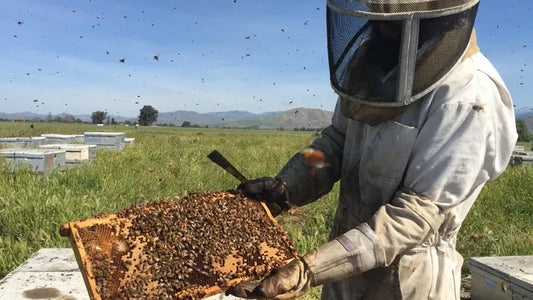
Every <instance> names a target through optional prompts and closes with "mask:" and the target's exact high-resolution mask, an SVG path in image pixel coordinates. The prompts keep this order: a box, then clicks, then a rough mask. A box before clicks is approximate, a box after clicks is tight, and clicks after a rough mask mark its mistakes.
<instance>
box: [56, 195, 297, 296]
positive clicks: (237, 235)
mask: <svg viewBox="0 0 533 300" xmlns="http://www.w3.org/2000/svg"><path fill="white" fill-rule="evenodd" d="M60 232H61V234H62V235H63V236H68V237H70V240H71V242H72V248H73V249H74V253H75V254H76V258H77V260H78V264H79V266H80V269H81V271H82V275H83V277H84V280H85V283H86V286H87V289H88V291H89V296H91V298H94V299H134V298H135V299H143V298H144V299H147V298H150V299H154V298H155V299H201V298H203V297H207V296H210V295H214V294H217V293H220V292H223V291H224V290H226V289H228V288H229V287H230V286H231V285H233V284H235V283H238V282H240V281H243V280H250V279H259V278H261V277H264V276H266V275H267V274H268V273H270V272H271V271H272V270H274V269H276V268H279V267H280V266H282V265H284V264H286V263H287V262H289V261H290V260H291V259H294V258H296V257H297V256H298V255H297V253H296V251H295V250H294V247H293V246H292V244H291V243H290V242H289V240H288V238H287V236H286V234H285V232H284V231H283V230H282V228H281V227H280V226H279V225H278V224H277V223H276V221H275V220H274V218H273V217H272V215H271V214H270V212H269V211H268V208H267V207H266V206H265V205H264V204H263V203H260V202H257V201H254V200H251V199H248V198H246V197H244V196H243V195H241V194H240V193H238V192H235V191H217V192H200V193H191V194H189V195H188V196H186V197H183V198H181V199H177V200H176V201H173V202H168V201H165V200H163V201H159V202H155V203H152V204H149V205H141V204H134V205H132V206H130V207H128V208H125V209H122V210H120V211H118V212H117V213H116V214H114V215H105V214H99V215H97V216H95V217H94V218H92V219H88V220H84V221H79V222H69V223H67V224H64V225H63V226H62V228H61V230H60Z"/></svg>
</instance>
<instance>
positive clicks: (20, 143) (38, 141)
mask: <svg viewBox="0 0 533 300" xmlns="http://www.w3.org/2000/svg"><path fill="white" fill-rule="evenodd" d="M45 140H46V138H45V137H41V136H38V137H9V138H0V144H2V145H7V146H10V147H38V146H39V145H42V144H44V142H45Z"/></svg>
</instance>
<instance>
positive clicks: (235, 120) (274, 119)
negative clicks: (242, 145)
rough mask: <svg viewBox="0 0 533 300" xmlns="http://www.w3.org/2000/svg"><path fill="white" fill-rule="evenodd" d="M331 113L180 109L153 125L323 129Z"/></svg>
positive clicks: (25, 116) (22, 116)
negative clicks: (195, 110)
mask: <svg viewBox="0 0 533 300" xmlns="http://www.w3.org/2000/svg"><path fill="white" fill-rule="evenodd" d="M65 115H66V114H58V115H48V114H35V113H31V112H21V113H0V119H7V120H13V119H24V120H46V119H48V118H50V117H51V118H52V119H55V118H56V117H62V118H63V117H65ZM332 115H333V113H332V112H328V111H325V110H321V109H312V108H296V109H291V110H288V111H283V112H279V111H274V112H266V113H261V114H254V113H251V112H247V111H225V112H210V113H197V112H194V111H185V110H179V111H174V112H165V113H159V115H158V118H157V122H156V125H157V124H159V125H163V124H165V125H174V126H182V125H183V122H186V121H187V122H189V123H190V124H191V125H198V126H201V127H205V126H208V127H219V128H221V127H230V128H257V129H280V128H283V129H286V130H293V129H295V128H298V129H300V128H302V127H303V128H306V129H307V128H323V127H325V126H327V125H329V124H330V123H331V117H332ZM73 117H74V118H75V119H81V120H82V121H84V122H90V121H91V116H90V115H73ZM109 117H110V118H114V119H115V121H116V122H119V123H120V122H124V121H131V122H135V121H136V120H137V119H136V118H135V117H123V116H111V115H110V116H109Z"/></svg>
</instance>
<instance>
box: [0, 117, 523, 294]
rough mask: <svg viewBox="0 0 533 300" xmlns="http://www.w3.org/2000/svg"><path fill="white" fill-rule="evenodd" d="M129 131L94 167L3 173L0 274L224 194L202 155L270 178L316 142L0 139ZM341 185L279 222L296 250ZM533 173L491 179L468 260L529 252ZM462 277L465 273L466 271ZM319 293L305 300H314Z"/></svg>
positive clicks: (177, 134)
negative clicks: (69, 232)
mask: <svg viewBox="0 0 533 300" xmlns="http://www.w3.org/2000/svg"><path fill="white" fill-rule="evenodd" d="M102 130H105V131H125V132H126V136H127V137H134V138H136V143H135V145H134V146H133V147H128V148H126V149H124V150H123V151H109V150H107V151H106V150H99V151H98V153H97V158H96V160H95V161H94V162H93V163H92V164H90V165H84V166H81V167H75V168H71V169H66V170H55V171H53V172H52V173H51V174H49V175H46V176H45V175H39V174H34V173H31V172H29V171H23V170H21V171H18V172H17V173H16V174H13V173H12V172H11V171H10V170H9V169H8V168H6V167H0V278H2V277H3V276H5V275H6V274H7V273H9V272H10V271H11V270H13V269H14V268H15V267H16V266H18V265H19V264H20V263H22V262H23V261H24V260H26V259H27V258H28V257H29V256H30V255H31V254H33V253H34V252H35V251H37V250H39V249H40V248H44V247H69V244H68V241H67V240H66V239H65V238H61V237H60V236H59V234H58V228H59V226H60V225H61V224H63V223H66V222H68V221H72V220H79V219H82V218H88V217H91V216H93V215H95V214H96V213H98V212H102V211H103V212H106V213H114V212H115V211H117V210H119V209H120V208H123V207H125V206H128V205H130V204H132V203H134V202H143V203H148V202H151V201H155V200H160V199H163V198H166V199H173V198H174V197H181V196H184V195H186V194H187V193H189V192H196V191H205V190H227V189H232V188H235V187H236V186H237V184H238V182H237V181H236V180H235V179H234V178H233V177H231V176H230V175H229V174H227V173H225V172H224V171H223V170H222V169H220V168H219V167H218V166H216V165H215V164H214V163H212V162H211V161H210V160H209V159H207V158H206V155H207V154H208V153H209V152H211V151H212V150H213V149H217V150H219V151H220V152H221V153H222V154H224V155H225V156H226V157H227V158H228V160H230V161H231V162H232V163H233V164H234V165H235V166H236V167H237V168H238V169H240V170H241V172H242V173H243V174H244V175H245V176H247V177H248V178H255V177H261V176H273V175H275V174H276V173H277V172H278V171H279V170H280V169H281V167H282V166H283V165H284V163H285V162H286V161H287V160H288V159H289V158H290V157H291V156H292V155H293V154H294V153H295V152H296V151H298V150H300V149H301V148H303V147H305V146H306V145H308V144H309V143H310V142H311V141H312V140H313V138H314V134H313V133H310V132H292V131H291V132H289V131H251V130H222V129H205V128H204V129H200V128H177V127H174V128H170V127H141V128H138V129H135V128H134V127H119V126H117V127H112V126H106V127H104V128H102V127H96V126H94V125H87V124H72V125H66V124H46V123H35V124H34V129H31V128H30V126H29V124H28V123H20V124H15V123H0V137H7V136H38V135H40V134H42V133H70V134H83V132H84V131H102ZM337 196H338V187H337V186H336V187H335V188H334V190H333V191H332V192H331V193H330V194H329V195H326V196H325V197H323V198H322V199H320V200H319V201H317V202H315V203H312V204H310V205H308V206H306V207H303V208H299V209H298V210H297V211H296V213H295V214H294V215H290V216H289V215H283V216H280V217H278V221H279V222H280V223H281V224H282V225H283V226H284V228H285V230H286V231H287V232H288V234H289V236H290V237H291V239H292V240H293V241H294V243H295V244H296V247H297V249H298V251H299V252H300V253H306V252H307V251H309V250H311V249H313V248H315V247H317V246H319V245H321V244H322V243H324V242H325V241H326V240H327V236H328V232H329V228H330V227H331V225H332V221H333V215H334V212H335V207H336V201H337ZM532 215H533V168H524V167H510V168H508V169H507V171H506V172H505V173H504V174H503V175H502V176H501V177H500V178H498V179H497V180H495V181H493V182H490V183H489V184H488V185H487V186H486V188H485V189H484V190H483V192H482V194H481V196H480V198H479V199H478V201H477V202H476V204H475V205H474V207H473V209H472V211H471V212H470V215H469V216H468V217H467V219H466V221H465V223H464V225H463V228H462V231H461V235H460V237H459V239H458V247H457V248H458V251H459V252H461V253H462V254H463V256H464V257H465V261H466V258H468V257H471V256H490V255H498V256H500V255H502V256H503V255H526V254H533V238H532V237H533V218H532V217H531V216H532ZM465 271H467V269H466V268H465ZM318 295H319V290H318V289H315V290H313V291H312V292H311V294H310V295H308V296H306V298H309V299H312V298H317V297H318Z"/></svg>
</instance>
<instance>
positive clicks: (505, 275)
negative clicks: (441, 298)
mask: <svg viewBox="0 0 533 300" xmlns="http://www.w3.org/2000/svg"><path fill="white" fill-rule="evenodd" d="M468 263H469V265H470V271H471V272H472V292H471V296H472V299H473V300H492V299H494V300H496V299H509V300H525V299H533V256H503V257H471V258H470V259H469V260H468Z"/></svg>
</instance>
